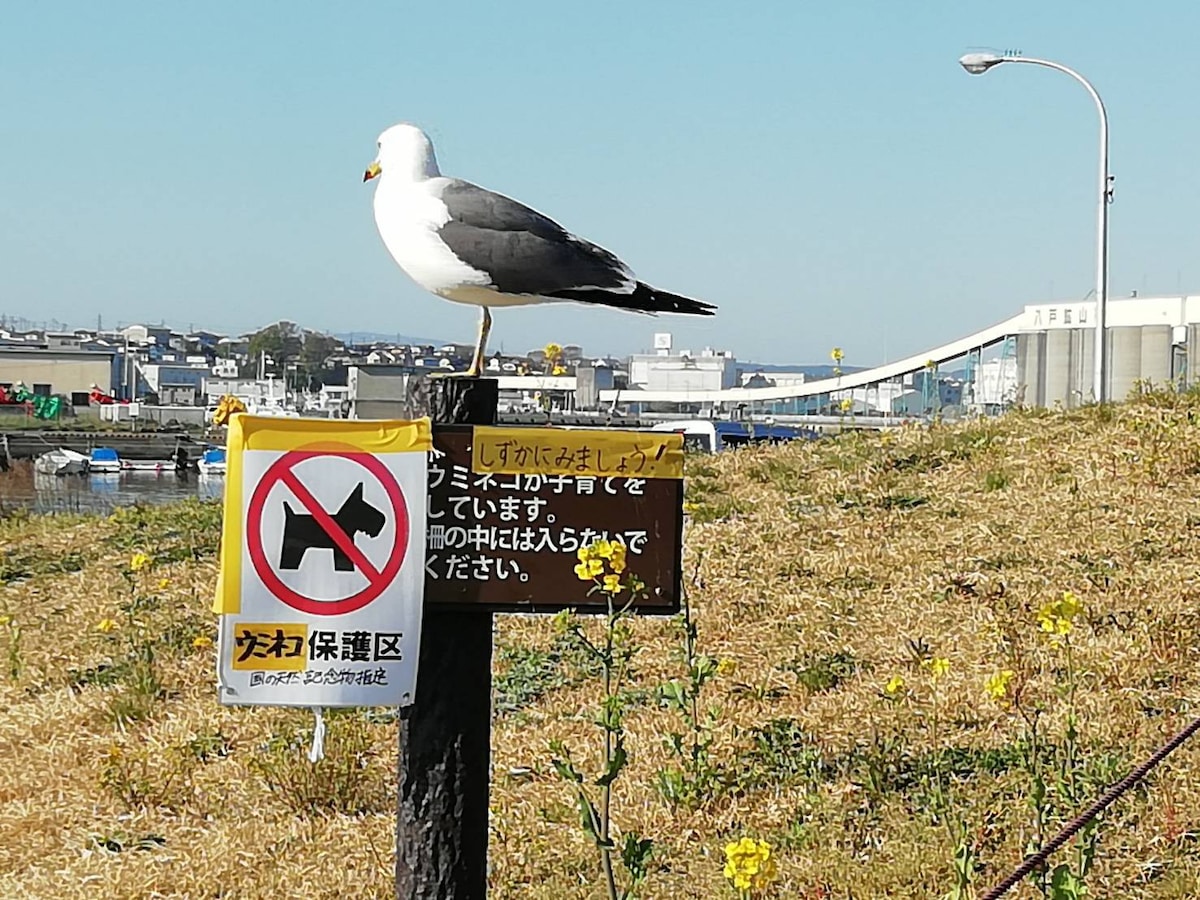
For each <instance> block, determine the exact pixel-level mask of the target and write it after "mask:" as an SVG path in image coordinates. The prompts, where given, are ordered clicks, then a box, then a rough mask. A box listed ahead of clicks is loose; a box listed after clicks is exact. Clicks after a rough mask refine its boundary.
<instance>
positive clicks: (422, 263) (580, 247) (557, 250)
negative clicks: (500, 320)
mask: <svg viewBox="0 0 1200 900" xmlns="http://www.w3.org/2000/svg"><path fill="white" fill-rule="evenodd" d="M378 146H379V155H378V156H377V157H376V159H375V161H374V162H372V163H371V164H370V165H369V166H368V167H367V171H366V173H365V174H364V175H363V182H364V183H365V182H368V181H371V180H372V179H375V178H378V179H379V181H378V185H377V187H376V188H375V224H376V226H377V227H378V228H379V236H380V237H381V238H382V239H383V243H384V245H385V246H386V247H387V249H388V252H389V253H391V255H392V258H393V259H395V261H396V263H397V264H398V265H399V266H400V268H401V269H403V270H404V271H405V272H406V273H407V274H408V276H409V277H410V278H412V280H413V281H415V282H416V283H417V284H419V285H420V286H421V287H423V288H424V289H425V290H427V291H430V292H431V293H433V294H436V295H437V296H439V297H442V298H443V299H445V300H452V301H454V302H455V303H467V304H471V305H474V306H479V307H482V309H483V313H482V315H481V317H480V320H479V340H478V341H477V342H476V345H475V354H474V357H473V359H472V360H471V366H470V368H469V369H468V370H467V371H466V372H465V373H464V374H465V375H468V376H478V375H480V374H481V373H482V371H483V356H484V349H485V347H486V346H487V339H488V333H489V332H490V331H491V328H492V313H491V309H492V307H503V306H525V305H528V304H532V303H555V302H575V303H585V304H592V305H598V306H612V307H616V308H618V309H625V310H631V311H633V312H639V313H649V314H651V315H653V314H655V313H659V312H670V313H684V314H688V315H696V316H711V315H713V310H715V309H716V307H715V306H713V305H712V304H710V303H703V302H701V301H699V300H692V299H690V298H688V297H681V296H679V295H678V294H670V293H667V292H666V291H662V290H659V289H658V288H653V287H650V285H648V284H646V283H644V282H642V281H639V280H638V279H637V276H635V275H634V274H633V272H632V271H630V269H629V266H627V265H625V263H623V262H622V261H621V260H620V259H618V258H617V257H616V256H615V255H614V254H612V253H610V252H609V251H608V250H605V249H604V248H603V247H599V246H597V245H596V244H593V243H591V242H590V241H586V240H584V239H583V238H581V237H576V236H575V235H573V234H571V233H570V232H569V231H567V230H566V229H564V228H563V227H562V226H561V225H559V224H558V223H557V222H555V221H554V220H553V219H550V218H548V217H547V216H544V215H542V214H541V213H540V212H537V211H536V210H534V209H530V208H529V207H528V206H525V205H524V204H523V203H519V202H517V201H516V200H513V199H512V198H510V197H505V196H504V195H503V194H497V193H493V192H492V191H489V190H486V189H484V188H481V187H479V186H478V185H475V184H471V183H470V182H469V181H462V180H460V179H458V178H447V177H446V176H444V175H442V173H441V170H440V169H439V168H438V164H437V158H436V156H435V155H434V152H433V142H432V141H430V139H429V136H428V135H427V134H425V132H424V131H422V130H421V129H420V128H418V127H417V126H415V125H412V124H409V123H408V122H401V123H400V124H398V125H393V126H392V127H391V128H388V129H387V130H386V131H384V132H383V133H382V134H381V135H380V136H379V142H378Z"/></svg>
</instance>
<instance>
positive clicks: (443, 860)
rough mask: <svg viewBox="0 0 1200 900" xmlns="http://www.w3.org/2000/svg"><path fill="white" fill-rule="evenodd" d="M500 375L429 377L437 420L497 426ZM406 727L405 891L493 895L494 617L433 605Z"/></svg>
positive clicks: (408, 896)
mask: <svg viewBox="0 0 1200 900" xmlns="http://www.w3.org/2000/svg"><path fill="white" fill-rule="evenodd" d="M498 395H499V392H498V383H497V382H496V381H495V380H494V379H480V378H436V379H430V380H429V382H428V407H429V415H430V417H431V418H432V419H433V423H434V426H435V427H436V426H437V425H492V424H495V421H496V405H497V399H498ZM407 713H408V714H407V716H406V717H405V718H404V719H403V721H402V722H401V724H400V763H399V782H400V784H399V787H400V796H399V801H398V804H397V809H396V897H397V898H399V900H484V898H485V897H486V896H487V846H488V786H489V782H490V763H491V724H492V614H491V613H490V612H487V611H480V612H474V611H471V612H439V611H437V610H433V609H430V608H429V607H428V606H427V607H426V609H425V614H424V621H423V622H422V625H421V656H420V660H419V661H418V664H417V696H416V702H415V703H414V704H413V706H412V707H411V708H410V709H409V710H408V711H407Z"/></svg>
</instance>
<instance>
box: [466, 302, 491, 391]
mask: <svg viewBox="0 0 1200 900" xmlns="http://www.w3.org/2000/svg"><path fill="white" fill-rule="evenodd" d="M482 309H483V315H482V316H480V318H479V341H478V342H477V343H476V344H475V357H474V359H472V360H471V368H469V369H467V375H468V376H470V377H472V378H478V377H479V376H480V375H482V374H483V355H484V352H485V350H486V348H487V339H488V335H489V334H491V331H492V311H491V310H490V309H488V308H487V307H486V306H484V307H482Z"/></svg>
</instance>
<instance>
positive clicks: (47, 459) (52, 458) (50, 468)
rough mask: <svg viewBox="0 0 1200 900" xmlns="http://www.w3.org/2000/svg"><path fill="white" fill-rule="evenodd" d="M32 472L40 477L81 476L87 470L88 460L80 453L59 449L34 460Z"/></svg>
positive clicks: (63, 448) (64, 448)
mask: <svg viewBox="0 0 1200 900" xmlns="http://www.w3.org/2000/svg"><path fill="white" fill-rule="evenodd" d="M33 470H34V471H35V472H38V473H40V474H42V475H82V474H83V473H84V472H86V471H87V470H88V458H87V457H86V456H84V455H83V454H82V453H76V452H75V451H74V450H68V449H67V448H66V447H60V448H59V449H57V450H51V451H49V452H48V453H43V454H42V455H41V456H39V457H38V458H37V459H35V460H34V461H33Z"/></svg>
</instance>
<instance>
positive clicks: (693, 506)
mask: <svg viewBox="0 0 1200 900" xmlns="http://www.w3.org/2000/svg"><path fill="white" fill-rule="evenodd" d="M699 508H700V504H699V503H690V502H685V503H684V504H683V511H684V512H685V513H694V512H695V511H696V510H698V509H699Z"/></svg>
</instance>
